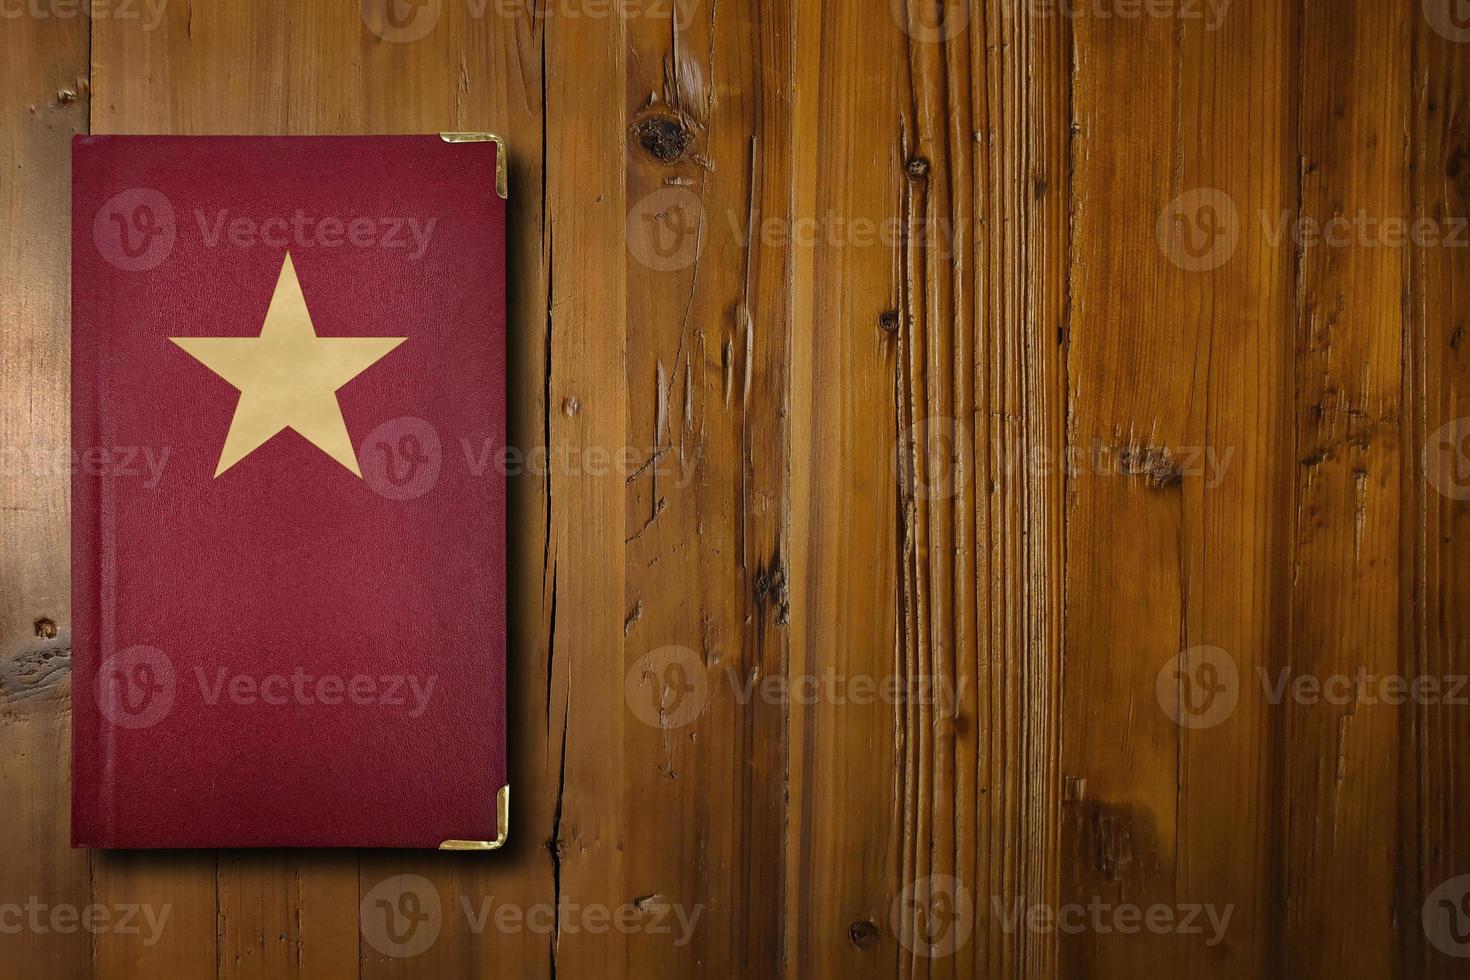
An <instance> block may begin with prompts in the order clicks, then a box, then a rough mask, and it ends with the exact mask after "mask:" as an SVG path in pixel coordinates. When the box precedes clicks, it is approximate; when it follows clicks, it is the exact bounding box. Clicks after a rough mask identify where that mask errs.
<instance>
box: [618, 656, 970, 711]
mask: <svg viewBox="0 0 1470 980" xmlns="http://www.w3.org/2000/svg"><path fill="white" fill-rule="evenodd" d="M719 683H723V684H725V685H727V686H728V688H729V692H730V696H731V698H732V699H733V700H734V702H735V703H737V704H740V705H748V704H752V703H757V702H758V703H761V704H768V705H773V706H787V705H793V704H795V705H802V706H807V705H814V704H828V705H833V706H836V707H847V706H849V705H854V706H858V707H865V706H869V705H875V704H886V705H900V704H912V705H924V706H928V707H932V708H933V709H934V710H935V713H936V714H937V715H938V716H940V717H944V718H954V717H956V716H957V715H958V712H959V704H960V701H961V700H962V698H963V696H964V693H965V678H963V677H961V678H960V680H959V683H958V684H956V683H955V682H954V680H953V679H952V678H950V677H949V676H947V675H944V674H917V675H913V676H906V675H899V674H890V675H888V676H886V677H880V676H876V675H873V674H850V675H849V674H841V673H838V672H837V671H836V670H833V669H830V668H829V669H827V670H825V671H823V672H822V673H819V674H810V673H808V674H792V675H787V674H783V673H774V674H764V673H762V672H761V671H759V670H751V669H742V668H739V667H736V666H735V665H733V664H727V665H725V666H724V667H723V668H720V669H714V668H706V667H705V666H704V663H703V662H702V661H701V660H700V657H699V655H698V654H696V653H695V652H694V651H693V650H690V649H689V648H688V647H681V646H668V647H661V648H659V649H657V650H654V651H652V652H650V653H648V654H646V655H645V656H643V657H641V658H640V659H639V660H638V662H637V663H635V664H634V665H633V666H632V668H631V669H629V671H628V674H627V676H626V678H625V679H624V689H623V694H624V697H625V698H626V699H627V702H628V708H629V710H631V711H632V712H633V714H634V715H635V716H636V717H637V718H638V719H639V720H640V721H642V722H643V723H644V724H646V725H649V726H651V727H653V728H659V729H664V730H670V729H675V728H683V727H684V726H686V725H691V724H693V723H694V722H695V721H696V720H698V719H699V717H700V715H702V714H703V713H704V710H705V708H706V706H707V705H708V704H709V698H710V689H711V687H712V686H714V685H716V684H719Z"/></svg>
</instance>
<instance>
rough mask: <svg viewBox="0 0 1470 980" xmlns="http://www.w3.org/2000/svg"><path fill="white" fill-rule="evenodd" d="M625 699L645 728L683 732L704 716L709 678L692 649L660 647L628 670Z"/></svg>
mask: <svg viewBox="0 0 1470 980" xmlns="http://www.w3.org/2000/svg"><path fill="white" fill-rule="evenodd" d="M623 695H624V697H625V698H626V700H627V702H628V707H629V709H630V710H631V711H632V712H633V714H634V715H635V716H636V717H637V718H638V720H639V721H641V722H643V723H644V724H646V725H650V726H652V727H654V728H661V729H664V730H665V731H667V730H670V729H674V728H683V727H684V726H685V725H689V724H693V723H694V721H695V720H696V719H698V718H699V716H700V715H701V714H703V713H704V708H705V705H706V704H707V703H708V702H709V675H708V674H707V673H706V671H705V669H704V662H703V661H702V660H700V659H699V654H697V653H695V652H694V651H693V650H691V649H689V648H688V647H681V646H666V647H659V648H658V649H657V650H651V651H649V652H648V653H646V654H644V655H643V656H642V657H640V658H639V659H638V662H637V663H635V664H634V665H633V666H632V667H631V668H630V669H629V670H628V674H627V677H626V678H625V679H624V681H623Z"/></svg>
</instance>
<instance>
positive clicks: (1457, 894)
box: [1420, 875, 1470, 958]
mask: <svg viewBox="0 0 1470 980" xmlns="http://www.w3.org/2000/svg"><path fill="white" fill-rule="evenodd" d="M1420 918H1421V920H1422V921H1423V923H1424V935H1425V936H1426V937H1428V939H1429V941H1430V943H1432V944H1433V945H1434V948H1435V949H1437V950H1439V951H1440V952H1441V953H1443V954H1445V955H1446V956H1454V957H1458V958H1470V875H1459V876H1457V877H1454V878H1451V879H1450V880H1448V881H1446V882H1444V883H1442V884H1441V885H1440V886H1439V887H1438V888H1436V889H1435V890H1434V891H1432V892H1430V893H1429V897H1428V898H1426V899H1425V900H1424V908H1423V910H1422V911H1421V913H1420Z"/></svg>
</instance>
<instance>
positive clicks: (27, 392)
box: [0, 8, 96, 978]
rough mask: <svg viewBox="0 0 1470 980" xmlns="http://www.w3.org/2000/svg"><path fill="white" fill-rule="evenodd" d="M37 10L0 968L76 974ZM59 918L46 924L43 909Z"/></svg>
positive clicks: (46, 41)
mask: <svg viewBox="0 0 1470 980" xmlns="http://www.w3.org/2000/svg"><path fill="white" fill-rule="evenodd" d="M50 13H51V11H49V10H48V9H46V8H41V9H40V11H39V12H35V11H23V12H20V13H19V14H18V15H17V16H13V17H11V16H7V19H6V22H5V26H4V30H3V32H0V93H3V94H0V214H3V215H4V219H3V221H0V454H3V455H0V555H3V556H4V557H3V559H0V824H3V826H5V827H6V828H7V840H6V857H5V859H4V860H3V861H0V903H4V904H5V905H6V906H7V910H6V915H5V921H4V928H3V930H0V962H4V963H19V964H42V963H44V964H46V967H45V971H46V974H47V975H48V976H52V977H58V978H69V977H84V976H89V975H90V972H91V943H92V938H93V936H94V935H96V933H89V932H88V931H86V930H84V929H81V928H78V925H77V924H78V922H80V921H81V920H80V913H81V912H82V911H83V910H85V909H86V908H87V906H88V905H90V904H91V898H90V882H89V864H90V862H89V860H88V855H87V852H85V851H73V850H71V848H70V839H71V832H70V827H71V800H70V794H69V793H68V791H67V787H68V785H69V778H68V774H69V772H70V769H71V758H70V749H71V714H70V703H69V700H68V699H69V696H70V688H71V679H70V677H71V579H70V567H71V563H70V560H69V548H70V544H69V541H70V535H69V526H70V525H69V515H70V510H71V509H70V498H69V475H68V474H69V472H70V469H69V457H68V455H67V450H68V447H69V446H70V444H71V438H70V432H69V428H68V426H69V421H68V420H69V418H70V413H69V411H68V408H67V406H68V405H69V403H70V401H69V399H70V392H69V387H68V377H69V375H68V371H67V368H66V365H67V363H68V358H69V352H70V349H71V345H70V340H69V338H70V336H71V331H70V319H69V317H70V313H69V311H70V308H71V296H70V289H69V278H68V276H67V269H69V268H70V265H71V259H70V255H71V230H70V225H69V223H68V221H67V215H68V214H69V213H70V200H71V194H70V186H69V183H68V181H67V180H66V178H65V175H66V174H67V173H69V171H70V168H69V164H68V161H69V160H70V157H71V149H70V142H71V137H72V135H73V134H74V133H84V132H86V128H87V104H88V103H87V87H86V75H87V23H86V21H85V20H83V19H81V18H79V17H69V18H67V17H57V16H50V15H49V14H50ZM14 906H18V907H19V908H14ZM28 906H34V908H27V907H28ZM64 909H70V912H69V913H68V912H66V911H62V912H61V914H62V916H63V917H62V918H61V919H59V920H57V925H53V924H52V923H53V920H52V919H51V915H52V914H53V912H56V911H58V910H64ZM68 915H69V916H70V918H69V919H68V918H67V916H68Z"/></svg>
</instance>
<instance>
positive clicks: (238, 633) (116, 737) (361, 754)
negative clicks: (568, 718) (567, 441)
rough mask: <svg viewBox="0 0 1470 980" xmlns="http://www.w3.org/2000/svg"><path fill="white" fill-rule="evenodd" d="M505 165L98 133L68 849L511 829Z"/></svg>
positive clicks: (487, 842)
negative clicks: (507, 721) (507, 714)
mask: <svg viewBox="0 0 1470 980" xmlns="http://www.w3.org/2000/svg"><path fill="white" fill-rule="evenodd" d="M505 192H506V181H505V159H504V157H503V146H502V145H501V143H500V142H499V140H498V139H496V138H494V137H491V136H488V134H485V135H482V134H445V135H442V136H391V137H197V138H196V137H128V136H83V137H77V138H76V140H75V141H74V143H73V147H72V442H73V447H72V449H73V454H72V469H73V473H74V475H73V483H72V561H73V566H72V567H73V571H72V586H73V651H72V656H73V684H72V699H73V719H74V723H73V745H72V774H73V784H72V785H73V790H72V791H73V799H72V843H73V846H77V847H108V848H153V847H159V848H163V847H167V848H190V847H412V848H450V849H490V848H494V847H496V846H498V845H499V844H500V843H503V841H504V840H505V835H506V833H507V829H508V828H507V822H508V820H507V817H508V813H507V810H508V797H509V789H508V780H507V773H506V744H505V481H504V470H503V468H502V467H501V466H499V465H497V464H498V462H499V461H500V460H502V459H503V458H504V454H503V450H504V448H505V245H504V243H505Z"/></svg>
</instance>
